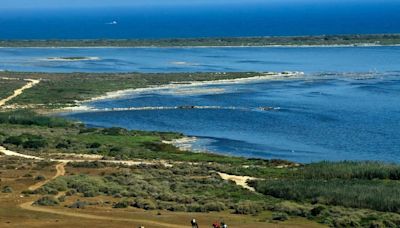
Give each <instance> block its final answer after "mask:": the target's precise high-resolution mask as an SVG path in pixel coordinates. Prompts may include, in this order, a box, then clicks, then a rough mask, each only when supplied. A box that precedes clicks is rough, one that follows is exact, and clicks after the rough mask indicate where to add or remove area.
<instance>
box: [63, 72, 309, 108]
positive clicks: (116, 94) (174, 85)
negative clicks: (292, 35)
mask: <svg viewBox="0 0 400 228" xmlns="http://www.w3.org/2000/svg"><path fill="white" fill-rule="evenodd" d="M221 74H226V73H221ZM303 75H304V73H303V72H297V71H294V72H291V71H287V72H281V73H275V72H268V73H264V74H261V75H260V76H254V77H248V78H236V79H221V80H213V81H194V82H193V81H183V82H171V83H170V84H167V85H161V86H160V85H157V86H149V87H146V88H138V89H125V90H118V91H113V92H108V93H106V94H105V95H102V96H98V97H94V98H91V99H89V100H86V101H82V102H79V101H77V102H76V104H77V106H75V107H66V108H63V109H60V110H58V111H60V112H74V111H77V112H83V111H93V110H94V108H92V107H89V106H87V105H84V103H88V102H93V101H98V100H108V99H116V98H120V97H125V96H129V95H133V94H140V93H146V92H157V91H162V90H168V89H187V88H190V87H196V86H208V85H225V84H242V83H251V82H258V81H265V80H279V79H285V78H296V77H301V76H303Z"/></svg>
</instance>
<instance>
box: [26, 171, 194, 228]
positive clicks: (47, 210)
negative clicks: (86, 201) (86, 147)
mask: <svg viewBox="0 0 400 228" xmlns="http://www.w3.org/2000/svg"><path fill="white" fill-rule="evenodd" d="M65 165H66V163H59V164H57V165H56V174H55V175H54V176H53V177H52V178H50V179H48V180H46V181H42V182H39V183H36V184H34V185H31V186H29V188H28V189H29V190H32V191H34V190H36V189H38V188H40V187H42V186H43V185H45V184H46V183H48V182H49V181H51V180H54V179H55V178H57V177H60V176H64V175H65ZM33 203H34V201H29V202H26V203H23V204H20V205H19V206H20V207H21V208H22V209H25V210H29V211H35V212H43V213H49V214H56V215H62V216H70V217H76V218H85V219H97V220H113V221H122V222H134V223H137V224H145V225H155V226H161V227H171V228H186V227H187V226H182V225H175V224H169V223H163V222H156V221H149V220H142V219H128V218H116V217H107V216H99V215H91V214H85V213H79V212H72V211H63V210H57V209H53V208H50V207H37V206H33V205H32V204H33Z"/></svg>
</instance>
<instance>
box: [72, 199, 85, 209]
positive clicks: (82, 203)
mask: <svg viewBox="0 0 400 228" xmlns="http://www.w3.org/2000/svg"><path fill="white" fill-rule="evenodd" d="M87 205H88V203H87V202H85V201H80V200H78V201H76V202H74V203H73V204H71V205H69V208H79V209H83V208H85V207H86V206H87Z"/></svg>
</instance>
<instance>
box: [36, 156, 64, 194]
mask: <svg viewBox="0 0 400 228" xmlns="http://www.w3.org/2000/svg"><path fill="white" fill-rule="evenodd" d="M65 165H66V163H59V164H57V165H56V174H55V175H54V176H53V177H52V178H50V179H47V180H44V181H41V182H38V183H36V184H34V185H31V186H29V188H28V189H29V190H31V191H35V190H36V189H38V188H40V187H42V186H43V185H45V184H47V183H48V182H50V181H52V180H54V179H56V178H57V177H59V176H64V175H65Z"/></svg>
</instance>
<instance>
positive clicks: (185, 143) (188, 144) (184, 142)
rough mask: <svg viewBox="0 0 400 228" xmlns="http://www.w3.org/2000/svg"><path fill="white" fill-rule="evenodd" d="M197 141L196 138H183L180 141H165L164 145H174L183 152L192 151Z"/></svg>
mask: <svg viewBox="0 0 400 228" xmlns="http://www.w3.org/2000/svg"><path fill="white" fill-rule="evenodd" d="M196 141H197V138H196V137H182V138H179V139H173V140H171V141H166V140H164V141H162V143H165V144H171V145H174V146H176V147H178V148H179V150H181V151H192V147H193V143H195V142H196Z"/></svg>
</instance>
